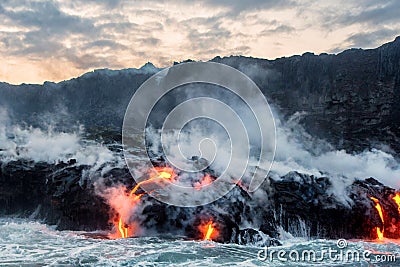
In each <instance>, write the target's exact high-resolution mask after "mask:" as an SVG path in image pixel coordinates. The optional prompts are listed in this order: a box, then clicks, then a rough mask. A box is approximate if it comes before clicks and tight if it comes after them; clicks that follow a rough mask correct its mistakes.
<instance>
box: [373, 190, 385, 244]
mask: <svg viewBox="0 0 400 267" xmlns="http://www.w3.org/2000/svg"><path fill="white" fill-rule="evenodd" d="M371 199H372V200H373V201H374V202H375V209H376V210H377V211H378V213H379V217H380V218H381V221H382V224H384V223H385V220H384V219H383V210H382V207H381V204H379V200H378V199H377V198H374V197H371ZM383 231H384V229H383V228H382V231H381V228H380V227H376V236H377V238H378V239H379V240H382V239H383Z"/></svg>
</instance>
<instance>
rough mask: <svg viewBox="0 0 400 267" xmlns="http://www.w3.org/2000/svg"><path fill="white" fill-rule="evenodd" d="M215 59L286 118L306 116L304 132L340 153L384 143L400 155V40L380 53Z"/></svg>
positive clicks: (361, 51) (379, 51)
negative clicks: (250, 82)
mask: <svg viewBox="0 0 400 267" xmlns="http://www.w3.org/2000/svg"><path fill="white" fill-rule="evenodd" d="M214 61H216V62H221V63H225V64H228V65H231V66H233V67H235V68H238V69H239V70H242V71H243V72H245V73H247V74H248V75H249V76H250V77H252V78H253V80H255V82H256V83H257V84H258V85H259V86H260V88H261V89H262V91H263V92H264V94H265V95H266V96H267V98H268V99H269V101H270V102H272V103H274V104H277V105H278V106H279V107H280V109H281V111H282V112H283V114H284V115H286V116H289V115H292V114H294V113H295V112H304V116H303V118H302V123H303V125H304V126H305V128H306V129H307V130H308V131H309V132H310V133H311V134H312V135H314V136H318V137H321V138H325V139H327V140H328V141H330V142H331V143H332V144H333V145H335V146H336V147H337V148H339V149H341V148H344V149H348V150H350V151H354V150H363V149H365V148H368V147H370V145H371V143H372V144H374V143H385V144H387V145H390V146H391V147H392V148H393V149H394V150H395V151H396V152H399V151H400V146H399V145H398V144H399V142H398V140H399V139H398V138H399V126H400V124H399V119H400V116H399V115H400V114H399V100H400V98H399V97H400V92H399V90H400V37H397V38H396V40H395V41H394V42H392V43H388V44H385V45H383V46H381V47H379V48H377V49H370V50H362V49H350V50H346V51H344V52H342V53H340V54H338V55H328V54H321V55H319V56H317V55H314V54H312V53H305V54H303V55H302V56H292V57H289V58H280V59H276V60H273V61H266V60H262V59H249V58H242V57H230V58H215V59H214ZM254 64H255V65H256V66H257V67H254V66H252V65H254Z"/></svg>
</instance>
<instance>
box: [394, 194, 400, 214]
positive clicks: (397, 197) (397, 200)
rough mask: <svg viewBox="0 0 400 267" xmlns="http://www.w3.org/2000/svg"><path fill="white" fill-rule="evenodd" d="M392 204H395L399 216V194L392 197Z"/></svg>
mask: <svg viewBox="0 0 400 267" xmlns="http://www.w3.org/2000/svg"><path fill="white" fill-rule="evenodd" d="M393 200H394V202H396V204H397V210H398V211H399V214H400V193H397V194H396V195H395V196H394V197H393Z"/></svg>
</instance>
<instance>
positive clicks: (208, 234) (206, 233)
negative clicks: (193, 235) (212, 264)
mask: <svg viewBox="0 0 400 267" xmlns="http://www.w3.org/2000/svg"><path fill="white" fill-rule="evenodd" d="M200 231H201V232H202V233H203V240H207V241H211V240H212V239H213V238H215V237H216V235H217V230H216V229H215V228H214V226H213V222H212V221H209V222H208V223H207V225H205V226H202V227H200Z"/></svg>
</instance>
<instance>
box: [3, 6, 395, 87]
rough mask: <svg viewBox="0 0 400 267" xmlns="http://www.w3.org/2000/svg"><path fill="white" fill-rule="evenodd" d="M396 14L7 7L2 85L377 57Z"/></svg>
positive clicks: (316, 9)
mask: <svg viewBox="0 0 400 267" xmlns="http://www.w3.org/2000/svg"><path fill="white" fill-rule="evenodd" d="M399 10H400V1H398V0H386V1H378V0H338V1H326V0H304V1H300V0H264V1H262V0H247V1H244V0H197V1H191V0H168V1H167V0H158V1H157V0H129V1H128V0H126V1H125V0H115V1H113V0H75V1H68V0H54V1H26V0H1V1H0V22H1V23H0V57H1V59H2V60H1V61H2V62H1V64H0V81H3V82H8V83H12V84H20V83H43V82H44V81H55V82H58V81H62V80H66V79H70V78H73V77H77V76H79V75H81V74H83V73H86V72H88V71H92V70H94V69H101V68H109V69H123V68H138V67H140V66H142V65H144V64H145V63H146V62H152V63H153V64H155V65H156V66H157V67H168V66H170V65H172V63H173V62H174V61H183V60H186V59H193V60H209V59H212V58H214V57H215V56H230V55H244V56H252V57H259V58H267V59H275V58H279V57H283V56H291V55H299V54H303V53H304V52H314V53H315V54H320V53H323V52H327V53H338V52H340V51H342V50H344V49H347V48H374V47H377V46H379V45H381V44H383V43H386V42H389V41H392V40H394V39H395V37H396V36H397V35H400V15H399Z"/></svg>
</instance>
